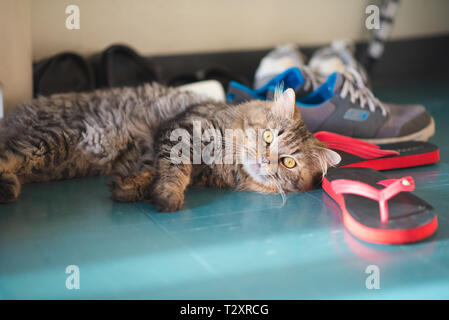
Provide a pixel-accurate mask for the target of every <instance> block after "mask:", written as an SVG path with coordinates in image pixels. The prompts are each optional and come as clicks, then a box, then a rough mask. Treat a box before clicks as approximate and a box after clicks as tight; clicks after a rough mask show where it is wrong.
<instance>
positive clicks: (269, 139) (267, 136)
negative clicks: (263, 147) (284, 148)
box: [263, 130, 274, 143]
mask: <svg viewBox="0 0 449 320" xmlns="http://www.w3.org/2000/svg"><path fill="white" fill-rule="evenodd" d="M263 139H264V140H265V142H266V143H271V142H273V139H274V136H273V133H272V132H271V131H270V130H265V131H264V133H263Z"/></svg>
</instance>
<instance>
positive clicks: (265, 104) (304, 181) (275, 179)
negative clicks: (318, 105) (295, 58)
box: [240, 89, 341, 193]
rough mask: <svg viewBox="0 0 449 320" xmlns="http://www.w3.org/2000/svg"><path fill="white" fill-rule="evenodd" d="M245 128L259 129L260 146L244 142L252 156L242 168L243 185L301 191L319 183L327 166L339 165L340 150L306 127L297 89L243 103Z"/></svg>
mask: <svg viewBox="0 0 449 320" xmlns="http://www.w3.org/2000/svg"><path fill="white" fill-rule="evenodd" d="M241 107H242V112H244V114H245V115H246V117H245V118H246V119H247V120H245V121H244V125H243V126H244V129H245V130H247V129H255V130H257V135H258V137H257V138H258V139H257V146H256V147H255V146H254V144H252V145H250V144H249V143H248V141H246V140H245V142H242V143H244V144H246V145H245V148H240V150H243V149H246V150H247V152H248V154H249V155H252V157H249V158H250V159H248V160H247V161H243V165H242V170H244V172H245V173H246V174H247V177H248V178H247V179H246V180H247V181H245V183H244V188H245V189H247V190H254V191H264V192H281V193H282V192H302V191H307V190H310V189H312V188H313V187H314V186H315V185H316V184H318V183H320V182H321V180H322V177H323V175H324V174H325V173H326V171H327V168H328V167H330V166H335V165H337V164H338V163H339V162H340V160H341V158H340V156H339V155H338V153H336V152H334V151H332V150H330V149H327V148H326V146H325V145H324V143H322V142H320V141H319V140H318V139H316V138H315V136H314V135H313V134H312V133H311V132H310V131H309V130H308V129H307V127H306V125H305V123H304V121H303V119H302V116H301V113H300V110H299V108H298V107H297V106H296V103H295V92H294V91H293V90H292V89H287V90H286V91H285V92H283V93H282V91H281V90H277V91H276V93H275V99H274V100H273V101H252V102H249V103H247V104H245V105H241Z"/></svg>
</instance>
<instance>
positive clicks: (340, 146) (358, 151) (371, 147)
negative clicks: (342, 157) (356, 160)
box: [314, 131, 399, 159]
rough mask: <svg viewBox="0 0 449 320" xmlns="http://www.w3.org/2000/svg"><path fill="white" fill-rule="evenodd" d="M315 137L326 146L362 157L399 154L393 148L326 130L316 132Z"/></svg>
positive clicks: (375, 157) (372, 157)
mask: <svg viewBox="0 0 449 320" xmlns="http://www.w3.org/2000/svg"><path fill="white" fill-rule="evenodd" d="M314 135H315V137H316V138H317V139H318V140H320V141H322V142H324V143H325V144H326V145H327V147H328V148H330V149H334V150H340V151H344V152H347V153H350V154H353V155H356V156H358V157H360V158H364V159H377V158H381V157H386V156H392V155H399V152H398V151H395V150H384V149H381V148H380V147H379V146H378V145H375V144H373V143H369V142H366V141H362V140H359V139H355V138H351V137H346V136H342V135H340V134H336V133H331V132H327V131H319V132H316V133H315V134H314Z"/></svg>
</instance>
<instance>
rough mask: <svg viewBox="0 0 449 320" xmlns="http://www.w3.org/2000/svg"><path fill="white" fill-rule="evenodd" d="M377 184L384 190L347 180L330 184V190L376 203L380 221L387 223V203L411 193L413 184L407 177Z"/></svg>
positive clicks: (338, 180)
mask: <svg viewBox="0 0 449 320" xmlns="http://www.w3.org/2000/svg"><path fill="white" fill-rule="evenodd" d="M378 184H380V185H383V186H385V188H383V189H380V190H379V189H376V188H374V187H373V186H371V185H369V184H367V183H364V182H361V181H355V180H348V179H337V180H334V181H332V182H331V186H332V190H333V191H334V192H335V193H336V194H354V195H358V196H362V197H366V198H369V199H371V200H376V201H378V202H379V211H380V221H381V222H388V219H389V214H388V204H387V201H388V200H390V199H391V198H393V197H394V196H396V195H397V194H398V193H400V192H403V191H413V190H414V189H415V182H414V181H413V178H412V177H410V176H409V177H403V178H400V179H387V180H382V181H379V182H378Z"/></svg>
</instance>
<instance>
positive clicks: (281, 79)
mask: <svg viewBox="0 0 449 320" xmlns="http://www.w3.org/2000/svg"><path fill="white" fill-rule="evenodd" d="M280 83H283V84H284V89H287V88H293V89H296V88H298V87H299V86H301V85H303V84H304V77H303V75H302V73H301V71H300V70H299V69H298V68H295V67H294V68H290V69H287V70H285V71H284V72H282V73H280V74H278V75H277V76H276V77H274V78H273V79H271V80H270V81H269V82H268V83H267V84H265V85H264V86H263V87H261V88H259V89H257V90H252V89H250V88H248V87H246V86H244V85H242V84H240V83H238V82H236V81H231V82H229V88H230V89H232V88H235V89H237V91H243V92H244V93H246V94H248V95H250V96H251V97H252V98H254V99H258V100H266V99H267V93H268V92H269V91H274V90H275V88H276V86H277V85H278V84H280ZM230 91H231V92H230V93H229V94H228V96H227V99H228V101H229V102H233V101H234V100H235V95H233V94H232V91H233V90H230Z"/></svg>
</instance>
